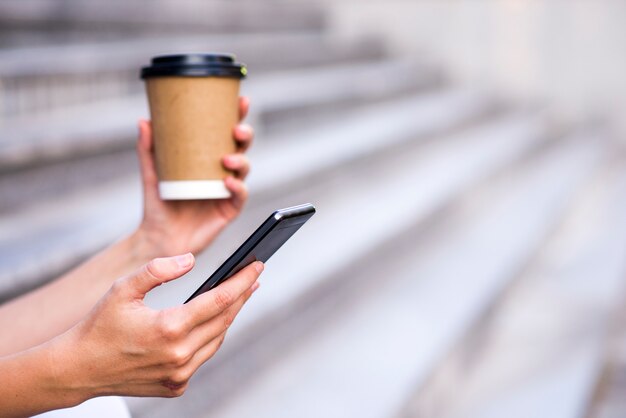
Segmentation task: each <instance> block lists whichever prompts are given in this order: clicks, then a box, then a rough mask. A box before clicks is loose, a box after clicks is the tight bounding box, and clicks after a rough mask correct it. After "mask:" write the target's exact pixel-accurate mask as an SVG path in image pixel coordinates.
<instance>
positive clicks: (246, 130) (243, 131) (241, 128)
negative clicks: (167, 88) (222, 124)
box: [237, 124, 252, 135]
mask: <svg viewBox="0 0 626 418" xmlns="http://www.w3.org/2000/svg"><path fill="white" fill-rule="evenodd" d="M237 133H238V134H239V135H250V134H252V128H251V127H250V126H249V125H244V124H241V125H237Z"/></svg>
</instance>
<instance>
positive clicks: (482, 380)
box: [398, 134, 626, 418]
mask: <svg viewBox="0 0 626 418" xmlns="http://www.w3.org/2000/svg"><path fill="white" fill-rule="evenodd" d="M584 137H585V139H586V140H587V141H588V142H590V143H591V142H593V141H596V142H598V141H599V142H601V141H602V140H603V139H604V138H602V134H600V135H593V134H591V135H585V136H584ZM620 160H621V161H620ZM623 161H624V160H623V158H621V159H620V158H617V159H616V158H615V155H613V157H611V159H608V160H606V159H605V161H604V164H603V166H601V167H600V168H599V170H598V171H597V172H596V173H595V174H594V175H593V176H591V177H590V179H589V181H587V182H586V183H585V184H584V185H583V187H582V188H581V189H580V191H579V192H578V193H577V194H576V196H575V198H574V200H573V204H572V205H571V207H570V208H568V210H567V212H566V213H565V216H563V217H562V218H561V219H560V220H559V223H558V227H557V228H556V230H555V231H554V232H553V233H552V234H551V236H550V239H549V240H548V241H547V242H546V243H545V244H544V245H542V246H541V247H538V248H537V249H536V250H535V254H536V256H535V257H534V258H533V260H532V261H531V263H530V265H529V266H528V267H527V268H526V269H525V271H524V273H523V274H522V275H521V276H520V277H518V278H516V279H515V283H514V284H513V285H512V286H511V287H510V288H509V289H508V290H507V291H506V293H505V295H504V297H503V298H502V299H501V300H499V301H498V303H497V304H496V305H495V306H494V307H492V308H491V309H490V310H489V312H488V315H486V317H485V318H484V319H483V320H482V321H481V323H480V325H478V326H476V327H473V328H471V329H470V330H468V332H467V333H466V336H465V338H464V340H463V341H462V342H461V343H459V344H458V349H457V350H455V351H454V353H453V354H452V355H450V356H448V357H447V358H446V359H445V361H443V362H442V364H440V365H439V367H438V368H437V371H436V373H435V374H434V375H433V377H432V378H431V379H430V380H429V381H428V382H426V383H425V384H423V386H422V387H420V388H419V390H418V391H417V394H416V395H415V396H414V398H413V399H412V400H411V401H410V402H409V404H408V405H407V407H405V409H404V411H403V413H401V414H399V415H398V416H400V417H417V416H438V417H467V416H471V417H502V416H507V417H531V416H532V417H550V418H566V417H568V418H570V417H571V418H573V417H582V416H586V411H587V408H588V406H589V402H590V399H591V397H592V395H593V391H594V387H595V384H596V382H597V380H598V376H599V373H600V370H601V368H602V366H603V364H602V358H603V356H604V353H605V351H606V344H605V342H606V336H607V331H608V328H609V327H610V324H611V322H612V321H611V316H612V314H613V312H614V310H615V307H616V304H617V302H618V301H619V300H621V299H622V297H621V295H622V292H623V289H624V285H625V284H626V283H625V281H626V276H625V273H626V217H625V216H624V213H625V211H626V169H625V168H624V165H623ZM468 360H469V361H468Z"/></svg>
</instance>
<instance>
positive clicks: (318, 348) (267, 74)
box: [0, 0, 626, 417]
mask: <svg viewBox="0 0 626 418" xmlns="http://www.w3.org/2000/svg"><path fill="white" fill-rule="evenodd" d="M148 4H149V10H148V7H147V5H148ZM172 5H176V6H175V7H174V6H172ZM190 10H193V11H194V12H193V13H191V12H190ZM164 16H166V17H167V18H164ZM325 22H326V17H325V13H324V9H323V7H322V6H321V4H315V5H310V4H304V3H301V2H287V1H276V0H272V1H270V2H263V3H262V7H261V3H259V2H252V1H249V0H238V1H231V2H226V1H202V2H201V1H199V0H193V1H185V2H176V3H175V2H171V1H164V0H161V1H158V2H150V3H146V2H142V1H137V0H136V1H124V2H122V1H121V0H115V1H111V2H97V1H92V0H90V1H80V2H78V1H69V0H66V1H55V2H46V1H34V0H31V1H29V2H5V3H0V27H2V28H3V29H2V30H0V34H1V36H2V38H1V40H0V45H1V47H2V49H0V97H1V99H0V300H6V299H8V298H10V297H13V296H15V295H17V294H19V293H22V292H24V291H26V290H28V289H31V288H33V287H35V286H38V285H40V284H42V283H44V282H45V281H47V280H50V279H52V278H54V277H56V276H58V275H59V274H61V273H62V272H63V271H65V270H67V269H68V268H70V267H71V266H73V265H75V264H76V263H78V262H80V261H81V260H83V259H84V258H86V257H88V256H89V255H90V254H92V253H93V252H95V251H97V250H98V249H100V248H102V247H104V246H106V245H107V244H109V243H111V242H112V241H114V240H115V239H117V238H119V237H120V236H122V235H123V234H124V233H125V232H127V231H130V230H132V228H133V227H134V225H136V223H137V222H138V220H139V215H140V210H141V196H140V186H139V179H138V173H137V166H136V162H135V155H134V141H135V136H136V120H137V119H138V118H139V117H145V116H147V110H146V104H145V97H144V94H143V86H142V83H141V82H140V81H139V79H138V69H139V67H140V66H141V65H143V64H145V63H147V62H148V60H149V58H150V57H151V56H152V55H155V54H162V53H168V52H179V51H190V50H222V51H233V52H236V53H237V54H238V56H239V58H240V59H241V60H242V61H244V62H246V63H247V64H248V66H249V70H250V77H249V79H248V80H246V81H245V82H244V83H243V93H244V94H247V95H249V96H250V97H251V98H252V113H251V115H250V116H249V118H250V121H251V123H253V124H254V126H255V129H256V131H257V140H256V143H255V146H254V148H253V149H252V150H251V153H250V156H251V158H252V161H253V170H252V174H251V176H250V179H249V187H250V190H251V199H250V203H249V205H248V206H247V208H246V210H245V211H244V214H243V215H242V216H241V218H240V219H238V220H237V221H236V222H235V223H234V224H233V225H232V227H230V228H229V229H228V230H227V231H226V232H225V233H224V234H223V235H222V236H221V237H220V238H219V239H218V240H217V242H216V243H215V244H214V245H213V246H212V247H211V248H210V249H209V250H207V252H206V253H205V254H203V255H201V256H199V257H198V263H197V267H196V268H195V269H194V271H193V272H192V273H190V274H189V276H188V277H187V278H185V279H184V280H179V281H176V282H174V283H171V284H168V285H165V286H161V287H160V288H158V289H156V290H155V291H154V292H152V293H151V294H150V295H149V298H148V303H149V304H150V305H152V306H155V307H162V306H168V305H173V304H178V303H180V302H182V301H183V300H184V299H185V298H186V296H187V295H188V294H189V293H190V292H191V291H192V290H194V289H195V288H196V287H197V285H198V284H199V283H200V282H202V281H203V279H204V278H205V277H206V275H207V274H208V272H210V271H212V269H214V268H215V267H217V266H218V265H219V264H220V262H221V261H222V260H223V259H224V258H225V257H227V256H228V255H229V254H230V252H231V251H232V250H233V249H235V248H236V247H237V246H238V244H239V243H240V242H241V240H242V239H243V238H244V237H246V236H247V235H248V234H249V233H250V231H251V230H253V229H254V228H255V227H256V225H257V224H258V223H259V222H260V221H262V220H263V219H264V218H265V217H266V216H267V214H268V213H270V212H271V211H272V210H274V209H276V208H278V207H283V206H288V205H292V204H297V203H303V202H306V201H310V202H313V203H314V204H315V205H316V206H317V208H318V214H317V215H316V216H315V217H314V218H313V219H312V220H311V222H310V224H309V225H308V226H307V227H306V228H304V229H303V231H302V232H301V233H300V234H298V236H295V237H294V238H293V240H291V241H290V242H289V245H287V246H285V248H283V249H281V251H280V252H279V253H278V254H277V255H276V256H275V258H273V259H272V261H270V263H269V264H268V266H267V268H266V272H265V273H264V279H263V285H262V287H261V290H260V291H259V293H258V294H256V295H255V297H254V298H252V299H251V301H250V302H249V304H248V305H247V306H246V308H245V309H244V311H243V312H242V314H241V315H240V317H239V319H238V321H237V322H236V323H235V324H234V325H233V327H232V329H231V331H230V332H229V336H228V338H227V341H226V343H225V344H224V346H223V348H222V350H221V351H220V352H219V353H218V355H217V356H216V357H215V358H214V359H213V360H212V361H210V362H209V363H207V364H206V365H205V366H204V367H203V368H202V369H201V370H200V371H199V373H198V374H197V375H196V376H195V377H194V380H193V381H192V385H191V386H190V388H189V390H188V392H187V393H186V394H185V396H183V397H182V398H179V399H173V400H162V399H129V404H130V405H131V408H132V410H133V412H134V416H137V417H169V416H185V417H205V416H206V417H248V416H255V417H280V416H285V417H293V416H297V417H307V416H311V417H313V416H315V417H319V416H325V417H353V416H354V417H356V416H358V417H396V416H398V417H400V416H402V417H414V416H427V417H433V416H516V415H514V414H519V416H550V417H561V416H563V417H566V416H568V417H569V416H582V415H584V414H585V413H586V411H587V410H588V408H589V405H590V404H591V403H592V402H591V397H592V395H593V394H594V393H595V391H596V384H597V382H598V381H599V376H600V371H601V369H602V367H603V363H604V354H603V353H604V351H603V350H604V347H605V343H606V341H607V335H608V334H609V330H608V329H607V327H606V325H607V324H608V323H609V322H610V319H611V317H612V309H613V308H614V307H615V306H616V304H617V303H618V302H619V291H620V289H622V286H623V282H624V280H625V278H626V277H625V274H624V271H625V270H624V268H625V267H626V260H625V257H626V244H625V241H624V239H625V237H626V224H625V223H624V221H625V220H626V217H624V215H623V214H624V213H626V166H625V164H624V162H625V155H626V154H625V152H624V150H623V149H620V148H619V146H617V145H616V142H614V141H613V138H612V136H611V133H610V132H606V131H605V130H604V129H603V127H602V126H597V125H582V126H576V127H563V126H561V125H560V124H559V123H557V122H556V121H555V120H554V119H553V118H552V117H551V116H550V114H549V113H548V112H547V111H546V110H545V109H543V108H541V107H539V106H519V105H516V106H513V105H510V104H506V103H503V102H502V101H501V100H499V99H498V98H496V97H492V96H489V95H486V94H484V93H481V92H476V91H471V90H467V89H464V88H460V87H458V86H455V85H453V84H451V83H449V82H448V81H446V78H445V76H444V74H443V73H442V71H441V69H439V68H437V66H435V65H433V64H432V63H431V62H429V61H428V60H426V59H424V58H421V59H419V60H414V59H406V58H399V57H395V56H393V55H391V54H389V53H388V52H387V51H386V49H385V45H384V44H383V43H382V42H380V40H378V39H376V38H367V39H361V40H357V41H355V42H352V43H342V42H340V41H338V40H337V39H335V38H334V37H333V36H332V35H330V33H329V31H328V30H327V27H326V23H325ZM581 324H582V325H581ZM512 330H513V331H512ZM535 333H540V334H539V335H536V334H535ZM542 333H543V334H542ZM546 334H548V335H549V336H551V338H547V339H546V338H545V335H546ZM574 366H575V367H574ZM503 381H504V382H506V383H507V384H506V385H504V384H502V383H501V382H503ZM556 398H558V399H559V402H555V401H554V399H556ZM468 411H471V413H470V412H468Z"/></svg>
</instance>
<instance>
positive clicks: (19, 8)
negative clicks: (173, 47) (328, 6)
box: [0, 0, 326, 39]
mask: <svg viewBox="0 0 626 418" xmlns="http://www.w3.org/2000/svg"><path fill="white" fill-rule="evenodd" d="M325 22H326V19H325V13H324V10H323V8H322V7H320V5H319V4H315V3H293V2H290V1H276V0H271V1H264V2H263V3H262V4H261V3H259V2H255V1H251V0H247V1H245V0H243V1H242V0H238V1H234V2H233V1H223V0H222V1H220V0H209V1H206V0H185V1H183V2H180V1H172V0H158V1H149V2H146V1H142V0H109V1H107V2H106V3H103V2H101V1H98V0H81V1H73V0H55V1H54V2H49V1H46V0H29V1H27V2H1V3H0V24H1V25H2V27H3V30H7V31H8V30H13V31H14V30H16V29H17V30H19V29H22V30H24V29H26V30H29V31H31V32H32V31H40V32H42V33H45V34H47V35H48V36H54V35H56V38H57V39H59V38H60V39H67V38H68V36H69V35H72V34H75V35H78V34H82V33H94V32H96V33H104V34H113V33H116V32H117V33H120V32H121V33H123V34H125V35H129V34H131V35H132V34H141V33H180V32H187V33H188V32H194V31H195V32H233V33H235V32H239V33H241V32H258V31H290V30H301V29H303V28H304V29H309V30H322V29H323V28H324V26H325ZM63 35H65V37H63Z"/></svg>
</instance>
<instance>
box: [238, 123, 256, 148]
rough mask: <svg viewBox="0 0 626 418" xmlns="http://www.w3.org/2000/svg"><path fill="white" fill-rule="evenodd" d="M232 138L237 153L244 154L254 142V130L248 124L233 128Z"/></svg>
mask: <svg viewBox="0 0 626 418" xmlns="http://www.w3.org/2000/svg"><path fill="white" fill-rule="evenodd" d="M233 137H234V138H235V142H236V143H237V150H238V151H239V152H245V151H246V150H247V149H248V148H250V146H251V145H252V141H253V140H254V129H253V128H252V126H250V125H248V124H245V123H242V124H239V125H237V126H235V130H234V133H233Z"/></svg>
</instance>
